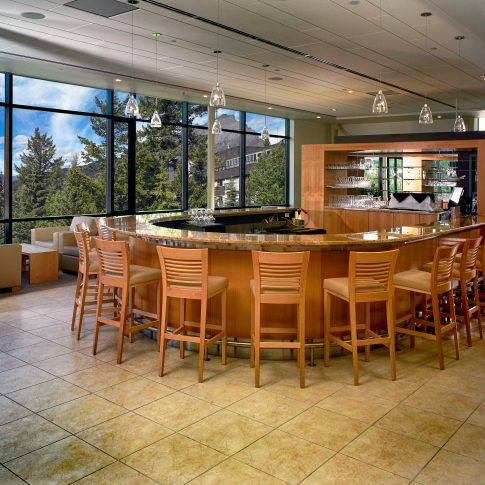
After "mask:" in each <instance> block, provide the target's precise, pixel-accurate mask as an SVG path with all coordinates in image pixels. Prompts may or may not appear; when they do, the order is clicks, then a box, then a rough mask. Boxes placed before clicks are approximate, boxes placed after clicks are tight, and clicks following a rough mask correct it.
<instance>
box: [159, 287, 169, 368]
mask: <svg viewBox="0 0 485 485" xmlns="http://www.w3.org/2000/svg"><path fill="white" fill-rule="evenodd" d="M167 316H168V297H167V295H165V294H163V296H162V322H161V329H160V370H159V372H158V375H159V376H160V377H163V368H164V366H165V347H166V339H165V333H166V332H167Z"/></svg>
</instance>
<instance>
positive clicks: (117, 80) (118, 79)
mask: <svg viewBox="0 0 485 485" xmlns="http://www.w3.org/2000/svg"><path fill="white" fill-rule="evenodd" d="M115 82H116V83H121V82H123V80H122V79H120V78H119V77H117V78H116V79H115Z"/></svg>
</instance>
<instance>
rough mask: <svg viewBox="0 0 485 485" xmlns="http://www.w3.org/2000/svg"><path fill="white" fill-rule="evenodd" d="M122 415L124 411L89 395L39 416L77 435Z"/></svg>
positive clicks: (47, 410)
mask: <svg viewBox="0 0 485 485" xmlns="http://www.w3.org/2000/svg"><path fill="white" fill-rule="evenodd" d="M124 413H126V409H124V408H122V407H120V406H117V405H116V404H113V403H110V402H108V401H106V400H105V399H101V398H100V397H98V396H94V395H92V394H90V395H89V396H85V397H81V398H79V399H75V400H74V401H70V402H67V403H65V404H60V405H59V406H55V407H53V408H50V409H46V410H45V411H42V412H41V413H40V414H41V415H42V416H44V417H45V418H46V419H49V420H50V421H52V422H53V423H55V424H57V425H59V426H61V427H62V428H64V429H67V430H68V431H70V432H71V433H78V432H79V431H82V430H84V429H87V428H91V427H92V426H96V425H97V424H100V423H102V422H104V421H107V420H108V419H112V418H115V417H117V416H120V415H121V414H124Z"/></svg>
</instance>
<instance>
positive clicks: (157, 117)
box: [150, 110, 162, 128]
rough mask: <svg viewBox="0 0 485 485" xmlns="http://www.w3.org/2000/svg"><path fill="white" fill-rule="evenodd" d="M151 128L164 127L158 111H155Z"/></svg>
mask: <svg viewBox="0 0 485 485" xmlns="http://www.w3.org/2000/svg"><path fill="white" fill-rule="evenodd" d="M150 126H151V127H152V128H161V127H162V120H161V119H160V115H159V114H158V111H157V110H155V111H154V112H153V116H152V119H151V121H150Z"/></svg>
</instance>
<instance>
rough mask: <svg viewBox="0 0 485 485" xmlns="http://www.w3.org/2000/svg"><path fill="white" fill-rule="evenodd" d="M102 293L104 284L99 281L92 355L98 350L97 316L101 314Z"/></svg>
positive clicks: (98, 324) (98, 325)
mask: <svg viewBox="0 0 485 485" xmlns="http://www.w3.org/2000/svg"><path fill="white" fill-rule="evenodd" d="M103 293H104V285H102V284H101V283H99V285H98V304H97V306H96V325H95V327H94V339H93V355H96V352H97V351H98V336H99V327H100V323H99V317H100V316H101V310H102V306H103Z"/></svg>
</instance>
